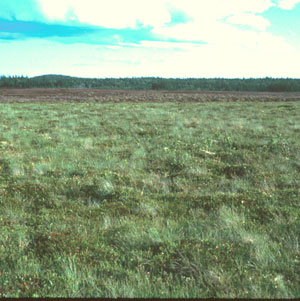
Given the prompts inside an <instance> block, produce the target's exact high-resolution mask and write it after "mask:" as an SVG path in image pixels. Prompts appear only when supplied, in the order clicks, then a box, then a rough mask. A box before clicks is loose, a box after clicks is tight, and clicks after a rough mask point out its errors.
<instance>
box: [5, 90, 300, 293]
mask: <svg viewBox="0 0 300 301" xmlns="http://www.w3.org/2000/svg"><path fill="white" fill-rule="evenodd" d="M72 93H73V94H72ZM93 93H94V94H93ZM89 94H91V95H89ZM235 97H236V98H235ZM280 97H281V98H280ZM129 100H131V101H132V102H124V101H129ZM218 100H219V101H218ZM222 100H223V101H222ZM255 100H256V101H255ZM292 100H299V94H298V95H297V94H270V93H254V94H253V93H216V92H215V93H208V92H205V93H204V92H203V93H199V92H195V93H194V92H191V93H174V92H171V93H169V92H157V91H148V92H145V91H135V92H131V91H130V92H128V91H127V92H125V91H101V90H72V91H71V92H69V91H68V90H40V89H32V90H1V91H0V101H1V102H2V103H1V104H0V229H1V232H0V296H1V297H4V296H5V297H21V296H22V297H38V296H39V297H185V298H187V297H219V298H221V297H227V298H234V297H241V298H259V297H260V298H295V297H298V298H299V297H300V245H299V243H300V226H299V224H300V223H299V221H300V139H299V136H300V122H299V120H300V101H292ZM72 101H76V102H78V103H76V104H74V103H69V102H72ZM117 101H118V102H120V103H118V104H116V103H112V102H117ZM134 101H137V102H134ZM138 101H141V102H140V103H139V102H138ZM142 101H144V102H142ZM181 101H182V102H181ZM209 101H214V102H209ZM16 102H25V103H16ZM52 102H53V103H52ZM98 102H100V103H98ZM101 102H107V103H101Z"/></svg>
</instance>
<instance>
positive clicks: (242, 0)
mask: <svg viewBox="0 0 300 301" xmlns="http://www.w3.org/2000/svg"><path fill="white" fill-rule="evenodd" d="M299 61H300V0H209V1H208V0H151V1H149V0H0V75H1V74H2V75H27V76H35V75H41V74H65V75H73V76H80V77H99V78H103V77H139V76H160V77H208V78H209V77H227V78H237V77H240V78H241V77H265V76H271V77H294V78H300V68H299V67H298V66H299V63H298V62H299Z"/></svg>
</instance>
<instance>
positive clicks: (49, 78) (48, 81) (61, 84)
mask: <svg viewBox="0 0 300 301" xmlns="http://www.w3.org/2000/svg"><path fill="white" fill-rule="evenodd" d="M0 88H88V89H125V90H185V91H187V90H194V91H257V92H300V79H290V78H286V79H285V78H270V77H266V78H248V79H225V78H209V79H207V78H187V79H179V78H175V79H173V78H157V77H141V78H105V79H97V78H79V77H71V76H63V75H42V76H36V77H32V78H28V77H24V76H9V77H6V76H2V77H0Z"/></svg>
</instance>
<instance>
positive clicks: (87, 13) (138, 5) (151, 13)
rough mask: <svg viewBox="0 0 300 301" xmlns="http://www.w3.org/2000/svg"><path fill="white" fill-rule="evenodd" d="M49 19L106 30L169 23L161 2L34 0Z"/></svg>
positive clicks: (153, 0)
mask: <svg viewBox="0 0 300 301" xmlns="http://www.w3.org/2000/svg"><path fill="white" fill-rule="evenodd" d="M38 1H39V3H40V5H41V9H42V11H43V13H44V14H45V16H46V17H47V18H49V19H50V20H68V19H78V20H79V21H80V22H83V23H88V24H92V25H96V26H103V27H107V28H118V29H119V28H126V27H132V28H133V27H135V26H136V25H137V24H139V23H142V24H144V25H152V26H162V25H163V24H164V23H168V22H170V20H171V16H170V13H169V12H168V10H167V7H166V5H165V4H166V3H165V0H151V1H141V0H126V1H120V0H109V1H107V0H85V1H82V0H38Z"/></svg>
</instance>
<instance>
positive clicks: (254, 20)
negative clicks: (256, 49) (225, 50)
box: [226, 13, 271, 31]
mask: <svg viewBox="0 0 300 301" xmlns="http://www.w3.org/2000/svg"><path fill="white" fill-rule="evenodd" d="M226 22H228V23H230V24H238V25H249V26H251V27H253V28H255V29H257V30H261V31H264V30H266V28H267V27H268V26H270V25H271V23H270V22H269V21H268V20H267V19H265V18H264V17H263V16H257V15H254V14H250V13H241V14H236V15H233V16H230V17H228V18H227V19H226Z"/></svg>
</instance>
